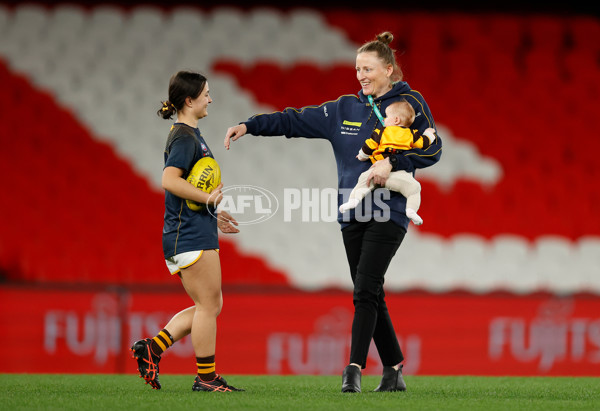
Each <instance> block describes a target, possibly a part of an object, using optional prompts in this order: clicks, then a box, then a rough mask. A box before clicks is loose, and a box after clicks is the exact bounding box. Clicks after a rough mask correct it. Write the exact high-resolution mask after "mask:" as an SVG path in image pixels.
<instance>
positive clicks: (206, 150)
mask: <svg viewBox="0 0 600 411" xmlns="http://www.w3.org/2000/svg"><path fill="white" fill-rule="evenodd" d="M200 147H202V151H203V152H204V153H208V147H206V144H204V143H200Z"/></svg>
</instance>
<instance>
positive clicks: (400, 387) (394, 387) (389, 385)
mask: <svg viewBox="0 0 600 411" xmlns="http://www.w3.org/2000/svg"><path fill="white" fill-rule="evenodd" d="M402 367H403V366H402V365H400V366H399V367H398V370H395V369H394V367H383V377H381V382H380V383H379V386H378V387H377V388H375V391H378V392H380V391H406V383H405V382H404V378H402Z"/></svg>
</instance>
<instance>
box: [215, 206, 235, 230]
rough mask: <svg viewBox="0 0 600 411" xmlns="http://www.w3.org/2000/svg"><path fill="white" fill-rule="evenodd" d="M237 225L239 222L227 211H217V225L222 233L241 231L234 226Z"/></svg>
mask: <svg viewBox="0 0 600 411" xmlns="http://www.w3.org/2000/svg"><path fill="white" fill-rule="evenodd" d="M237 225H238V222H237V221H235V218H233V217H232V216H231V215H229V213H228V212H227V211H223V210H220V211H219V212H218V213H217V227H219V230H221V232H222V233H225V234H230V233H239V232H240V230H238V229H237V228H235V227H234V226H237Z"/></svg>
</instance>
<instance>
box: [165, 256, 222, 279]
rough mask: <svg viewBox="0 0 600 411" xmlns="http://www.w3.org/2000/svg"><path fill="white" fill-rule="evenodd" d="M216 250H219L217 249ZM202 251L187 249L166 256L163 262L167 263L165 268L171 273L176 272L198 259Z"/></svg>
mask: <svg viewBox="0 0 600 411" xmlns="http://www.w3.org/2000/svg"><path fill="white" fill-rule="evenodd" d="M216 251H217V252H219V250H216ZM202 253H204V250H198V251H187V252H185V253H181V254H176V255H174V256H173V257H169V258H167V259H166V260H165V263H167V268H168V269H169V272H170V273H171V275H173V274H178V273H179V271H181V269H182V268H188V267H189V266H191V265H193V264H194V263H195V262H196V261H198V260H199V259H200V257H202Z"/></svg>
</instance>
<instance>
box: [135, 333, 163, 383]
mask: <svg viewBox="0 0 600 411" xmlns="http://www.w3.org/2000/svg"><path fill="white" fill-rule="evenodd" d="M151 343H152V340H151V339H150V338H146V339H144V340H139V341H136V342H135V343H133V345H132V346H131V351H132V352H133V358H135V359H136V360H137V363H138V371H139V372H140V378H143V379H144V381H146V384H150V386H152V389H154V390H160V388H161V385H160V381H158V363H159V361H160V355H156V354H154V353H153V352H152V346H151Z"/></svg>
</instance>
